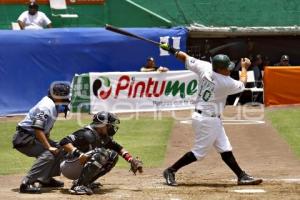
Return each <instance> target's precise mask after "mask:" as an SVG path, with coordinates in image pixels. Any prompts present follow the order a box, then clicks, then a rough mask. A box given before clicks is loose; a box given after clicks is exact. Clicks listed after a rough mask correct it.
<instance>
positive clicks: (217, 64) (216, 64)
mask: <svg viewBox="0 0 300 200" xmlns="http://www.w3.org/2000/svg"><path fill="white" fill-rule="evenodd" d="M212 66H213V70H214V71H216V69H222V68H223V69H224V68H225V69H228V70H229V71H231V70H233V68H234V67H235V65H234V63H233V62H231V61H230V59H229V57H228V56H227V55H224V54H217V55H215V56H214V57H213V58H212Z"/></svg>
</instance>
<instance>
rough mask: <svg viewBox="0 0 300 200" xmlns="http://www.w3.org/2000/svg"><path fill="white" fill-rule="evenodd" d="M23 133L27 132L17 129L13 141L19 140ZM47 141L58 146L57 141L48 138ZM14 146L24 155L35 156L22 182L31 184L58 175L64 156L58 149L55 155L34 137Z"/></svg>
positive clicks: (45, 180)
mask: <svg viewBox="0 0 300 200" xmlns="http://www.w3.org/2000/svg"><path fill="white" fill-rule="evenodd" d="M24 134H28V132H27V133H26V132H24V131H23V130H18V131H17V132H16V134H15V135H14V141H17V140H20V138H22V136H24ZM31 134H34V133H31ZM49 143H50V145H51V146H55V147H57V146H58V145H57V143H56V142H54V141H52V140H49ZM14 148H16V149H17V150H18V151H19V152H21V153H23V154H25V155H26V156H29V157H35V158H36V160H35V162H34V163H33V165H32V167H31V169H30V170H29V171H28V172H27V175H26V176H25V177H24V179H23V181H22V182H27V183H29V184H33V183H34V182H36V181H42V182H47V181H48V180H49V179H50V178H51V177H54V176H59V175H60V162H61V161H62V159H63V157H64V153H63V151H60V152H59V154H57V155H53V154H52V153H51V152H50V151H48V150H47V149H45V148H44V146H43V145H42V143H40V142H39V141H38V140H37V139H35V138H33V141H31V142H28V143H27V144H24V145H21V146H15V147H14Z"/></svg>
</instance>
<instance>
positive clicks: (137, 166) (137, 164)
mask: <svg viewBox="0 0 300 200" xmlns="http://www.w3.org/2000/svg"><path fill="white" fill-rule="evenodd" d="M130 171H132V173H133V174H134V175H136V172H137V171H138V172H139V173H143V162H142V161H141V160H140V159H139V157H136V158H132V160H131V161H130Z"/></svg>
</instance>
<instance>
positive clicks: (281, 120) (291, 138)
mask: <svg viewBox="0 0 300 200" xmlns="http://www.w3.org/2000/svg"><path fill="white" fill-rule="evenodd" d="M266 116H267V118H268V119H269V120H270V121H271V122H272V125H273V127H275V128H276V129H277V130H278V132H279V133H280V135H281V136H282V137H283V138H284V139H285V140H286V141H287V142H288V144H289V145H290V147H291V148H292V150H293V151H294V152H295V154H296V155H297V156H298V157H299V158H300V108H289V109H284V110H282V109H279V110H269V111H267V112H266Z"/></svg>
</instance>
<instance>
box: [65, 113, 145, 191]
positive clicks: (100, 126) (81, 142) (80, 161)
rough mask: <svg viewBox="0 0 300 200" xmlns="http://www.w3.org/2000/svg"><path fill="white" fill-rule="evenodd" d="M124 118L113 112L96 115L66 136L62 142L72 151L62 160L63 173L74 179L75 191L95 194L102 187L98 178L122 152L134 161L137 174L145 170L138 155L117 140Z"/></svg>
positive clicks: (132, 169) (131, 166)
mask: <svg viewBox="0 0 300 200" xmlns="http://www.w3.org/2000/svg"><path fill="white" fill-rule="evenodd" d="M119 123H120V120H119V119H118V117H117V116H116V115H114V114H112V113H109V112H104V111H102V112H99V113H97V114H95V115H94V117H93V122H92V123H91V124H90V125H88V126H86V127H84V128H82V129H80V130H78V131H76V132H74V133H72V134H71V135H69V136H67V137H65V138H63V139H62V140H61V141H60V145H61V146H62V147H63V148H64V150H65V151H66V152H68V154H67V156H66V159H65V160H64V161H63V162H62V163H61V165H60V168H61V172H62V174H63V175H64V176H65V177H67V178H69V179H71V180H74V181H73V185H72V187H71V189H70V190H69V191H70V193H71V194H77V195H82V194H87V195H91V194H93V193H94V192H93V190H94V189H97V188H99V187H100V185H101V184H100V183H98V182H95V181H96V180H97V179H98V178H99V177H101V176H103V175H105V174H106V173H108V172H109V171H110V170H111V169H112V168H113V167H114V166H115V164H116V163H117V161H118V155H121V156H122V157H123V158H124V159H125V160H126V161H127V162H129V163H130V170H131V171H132V172H133V173H134V174H136V172H137V171H138V172H139V173H142V172H143V165H142V161H140V160H139V159H138V158H134V157H132V156H131V155H130V153H129V152H128V151H126V150H125V149H124V148H123V147H122V146H121V145H120V144H118V143H117V142H115V141H114V140H113V136H114V135H115V133H116V132H117V130H118V124H119Z"/></svg>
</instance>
